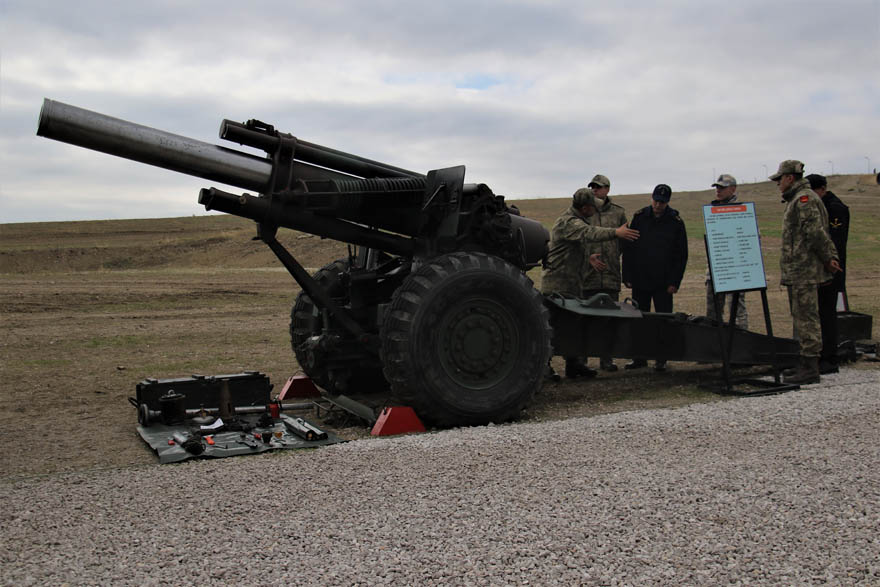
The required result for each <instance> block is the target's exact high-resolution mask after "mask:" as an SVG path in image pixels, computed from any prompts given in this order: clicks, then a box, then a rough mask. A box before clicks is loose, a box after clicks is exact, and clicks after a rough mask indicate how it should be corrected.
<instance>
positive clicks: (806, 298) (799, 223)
mask: <svg viewBox="0 0 880 587" xmlns="http://www.w3.org/2000/svg"><path fill="white" fill-rule="evenodd" d="M770 179H771V180H773V181H775V182H776V185H778V186H779V191H780V193H781V194H782V201H783V203H784V204H785V211H784V212H783V213H782V256H781V257H780V259H779V265H780V268H781V270H782V280H781V281H782V284H783V285H786V286H788V303H789V308H790V309H791V320H792V330H793V331H794V335H795V338H797V339H798V341H799V342H800V361H799V364H798V366H797V368H796V369H795V370H794V372H792V373H791V374H790V375H788V376H786V378H785V382H786V383H795V384H802V383H818V382H819V354H820V353H821V351H822V329H821V326H820V322H819V302H818V293H817V291H816V290H817V287H818V286H819V284H821V283H825V282H826V281H831V278H832V274H833V273H837V272H838V271H840V263H839V262H838V256H837V249H836V248H835V247H834V243H833V242H832V241H831V237H830V236H829V234H828V212H827V211H826V210H825V206H824V205H823V204H822V200H821V199H820V198H819V196H818V195H816V192H814V191H813V190H811V189H810V182H809V181H807V179H806V178H805V177H804V164H803V163H801V162H800V161H797V160H795V159H786V160H785V161H783V162H782V163H780V164H779V169H778V170H777V171H776V173H774V174H773V175H771V176H770Z"/></svg>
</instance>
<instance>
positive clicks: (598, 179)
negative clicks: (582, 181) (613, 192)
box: [587, 173, 611, 188]
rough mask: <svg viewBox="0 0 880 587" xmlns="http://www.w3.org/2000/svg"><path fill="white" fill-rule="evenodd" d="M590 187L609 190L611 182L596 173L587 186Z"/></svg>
mask: <svg viewBox="0 0 880 587" xmlns="http://www.w3.org/2000/svg"><path fill="white" fill-rule="evenodd" d="M587 185H588V186H590V187H593V186H596V187H600V188H610V187H611V180H610V179H608V178H607V177H605V176H604V175H602V174H601V173H597V174H596V175H594V176H593V179H591V180H590V183H588V184H587Z"/></svg>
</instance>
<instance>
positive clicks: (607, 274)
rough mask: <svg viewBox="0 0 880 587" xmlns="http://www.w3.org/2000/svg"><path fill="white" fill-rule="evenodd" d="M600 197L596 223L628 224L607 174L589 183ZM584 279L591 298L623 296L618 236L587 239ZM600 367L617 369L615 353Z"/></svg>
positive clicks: (601, 361)
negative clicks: (605, 295) (610, 193)
mask: <svg viewBox="0 0 880 587" xmlns="http://www.w3.org/2000/svg"><path fill="white" fill-rule="evenodd" d="M587 187H589V188H590V189H591V190H593V196H594V197H595V198H596V213H595V214H593V215H592V216H590V218H589V221H590V224H591V225H593V226H603V227H606V228H607V227H610V228H617V227H618V226H621V225H625V224H626V210H624V209H623V207H622V206H618V205H617V204H614V203H612V202H611V199H610V198H609V197H608V192H609V191H611V181H610V180H609V179H608V178H607V177H606V176H604V175H601V174H597V175H594V176H593V179H591V180H590V183H589V184H587ZM584 258H585V259H587V263H586V264H585V265H584V282H583V292H582V294H581V297H582V298H583V299H585V300H586V299H589V298H591V297H592V296H594V295H596V294H600V293H604V294H607V295H608V296H609V297H610V298H611V299H612V300H614V301H615V302H616V301H618V300H619V299H620V242H619V241H618V240H617V239H611V240H606V241H592V242H589V243H587V252H586V254H585V255H584ZM599 367H600V368H601V369H602V370H603V371H617V365H615V364H614V359H612V358H611V356H604V357H600V358H599Z"/></svg>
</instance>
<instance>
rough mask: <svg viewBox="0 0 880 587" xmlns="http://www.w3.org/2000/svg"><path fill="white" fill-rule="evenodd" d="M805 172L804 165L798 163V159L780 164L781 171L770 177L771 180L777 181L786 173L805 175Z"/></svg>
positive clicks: (787, 160)
mask: <svg viewBox="0 0 880 587" xmlns="http://www.w3.org/2000/svg"><path fill="white" fill-rule="evenodd" d="M803 172H804V164H803V163H801V162H800V161H798V160H797V159H786V160H785V161H783V162H782V163H780V164H779V169H777V170H776V173H774V174H773V175H771V176H770V178H769V179H771V180H773V181H776V180H778V179H779V178H780V177H782V176H783V175H785V174H786V173H793V174H796V173H803Z"/></svg>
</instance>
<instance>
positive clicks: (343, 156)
mask: <svg viewBox="0 0 880 587" xmlns="http://www.w3.org/2000/svg"><path fill="white" fill-rule="evenodd" d="M220 138H221V139H225V140H227V141H232V142H235V143H238V144H240V145H248V146H249V147H256V148H259V149H263V150H264V151H267V152H271V151H272V150H273V149H274V148H275V146H276V145H277V142H278V139H277V138H276V137H274V136H272V135H268V134H266V133H262V132H258V131H255V130H252V129H250V128H248V126H247V125H246V124H242V123H240V122H234V121H232V120H224V121H223V122H222V123H221V124H220ZM295 158H296V159H299V160H301V161H306V162H308V163H312V164H314V165H319V166H321V167H326V168H329V169H336V170H338V171H342V172H344V173H350V174H351V175H354V176H357V177H363V178H374V177H420V178H424V177H425V175H424V174H423V173H418V172H416V171H410V170H409V169H403V168H400V167H395V166H393V165H388V164H387V163H382V162H380V161H373V160H372V159H367V158H366V157H361V156H360V155H353V154H351V153H346V152H344V151H339V150H337V149H331V148H330V147H325V146H323V145H319V144H317V143H310V142H308V141H304V140H302V139H297V140H296V154H295Z"/></svg>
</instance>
